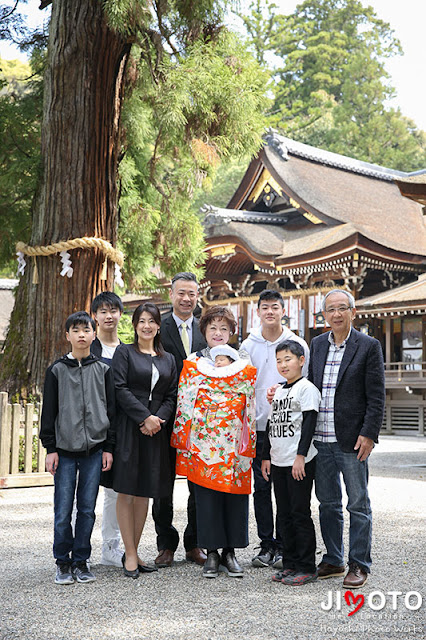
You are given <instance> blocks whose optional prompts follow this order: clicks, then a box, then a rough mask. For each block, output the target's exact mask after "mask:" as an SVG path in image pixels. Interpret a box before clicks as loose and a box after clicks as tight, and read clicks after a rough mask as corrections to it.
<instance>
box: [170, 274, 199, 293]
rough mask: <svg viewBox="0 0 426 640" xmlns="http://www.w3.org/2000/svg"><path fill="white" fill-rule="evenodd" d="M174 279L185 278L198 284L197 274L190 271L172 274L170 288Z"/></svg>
mask: <svg viewBox="0 0 426 640" xmlns="http://www.w3.org/2000/svg"><path fill="white" fill-rule="evenodd" d="M176 280H187V281H188V282H195V284H196V285H198V281H197V276H196V275H195V273H192V271H181V272H180V273H177V274H176V275H174V276H173V278H172V289H173V285H174V283H175V282H176Z"/></svg>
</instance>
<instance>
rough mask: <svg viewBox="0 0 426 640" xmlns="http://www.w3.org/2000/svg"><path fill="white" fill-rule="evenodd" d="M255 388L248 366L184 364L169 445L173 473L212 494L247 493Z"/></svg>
mask: <svg viewBox="0 0 426 640" xmlns="http://www.w3.org/2000/svg"><path fill="white" fill-rule="evenodd" d="M255 382H256V369H255V367H253V366H252V365H250V364H247V361H246V360H237V361H235V362H233V363H232V364H230V365H228V366H226V367H215V366H214V364H213V363H212V362H211V361H210V360H208V359H207V358H198V359H197V360H196V361H195V362H192V361H190V360H185V361H184V365H183V369H182V373H181V376H180V382H179V393H178V402H177V413H176V421H175V425H174V429H173V434H172V439H171V444H172V446H173V447H175V448H176V449H177V459H176V473H178V474H181V475H184V476H187V478H188V480H191V482H194V483H195V484H198V485H201V486H202V487H207V488H209V489H214V490H215V491H223V492H226V493H237V494H248V493H250V491H251V463H252V458H254V456H255V455H256V422H255V416H256V411H255V401H254V385H255Z"/></svg>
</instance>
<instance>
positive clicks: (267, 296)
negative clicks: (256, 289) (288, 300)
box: [257, 289, 284, 309]
mask: <svg viewBox="0 0 426 640" xmlns="http://www.w3.org/2000/svg"><path fill="white" fill-rule="evenodd" d="M265 300H278V302H279V303H280V305H281V306H282V308H283V309H284V300H283V297H282V295H281V294H280V292H279V291H275V290H274V289H265V291H262V293H261V294H260V296H259V300H258V301H257V308H259V307H260V305H261V304H262V302H264V301H265Z"/></svg>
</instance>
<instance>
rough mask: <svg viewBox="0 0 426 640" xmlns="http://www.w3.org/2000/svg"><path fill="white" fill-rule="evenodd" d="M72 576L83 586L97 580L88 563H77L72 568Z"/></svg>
mask: <svg viewBox="0 0 426 640" xmlns="http://www.w3.org/2000/svg"><path fill="white" fill-rule="evenodd" d="M72 575H73V576H74V578H75V579H76V580H77V582H81V583H83V584H85V583H86V582H93V581H94V580H96V578H95V576H94V575H93V573H92V572H91V571H90V569H89V567H88V566H87V564H86V562H77V563H76V564H75V565H74V566H73V568H72Z"/></svg>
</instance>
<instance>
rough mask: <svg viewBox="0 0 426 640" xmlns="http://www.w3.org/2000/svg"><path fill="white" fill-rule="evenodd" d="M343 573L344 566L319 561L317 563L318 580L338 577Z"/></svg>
mask: <svg viewBox="0 0 426 640" xmlns="http://www.w3.org/2000/svg"><path fill="white" fill-rule="evenodd" d="M344 575H345V567H336V566H335V565H334V564H328V562H321V563H320V564H319V565H318V580H325V578H339V577H340V576H344Z"/></svg>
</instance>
